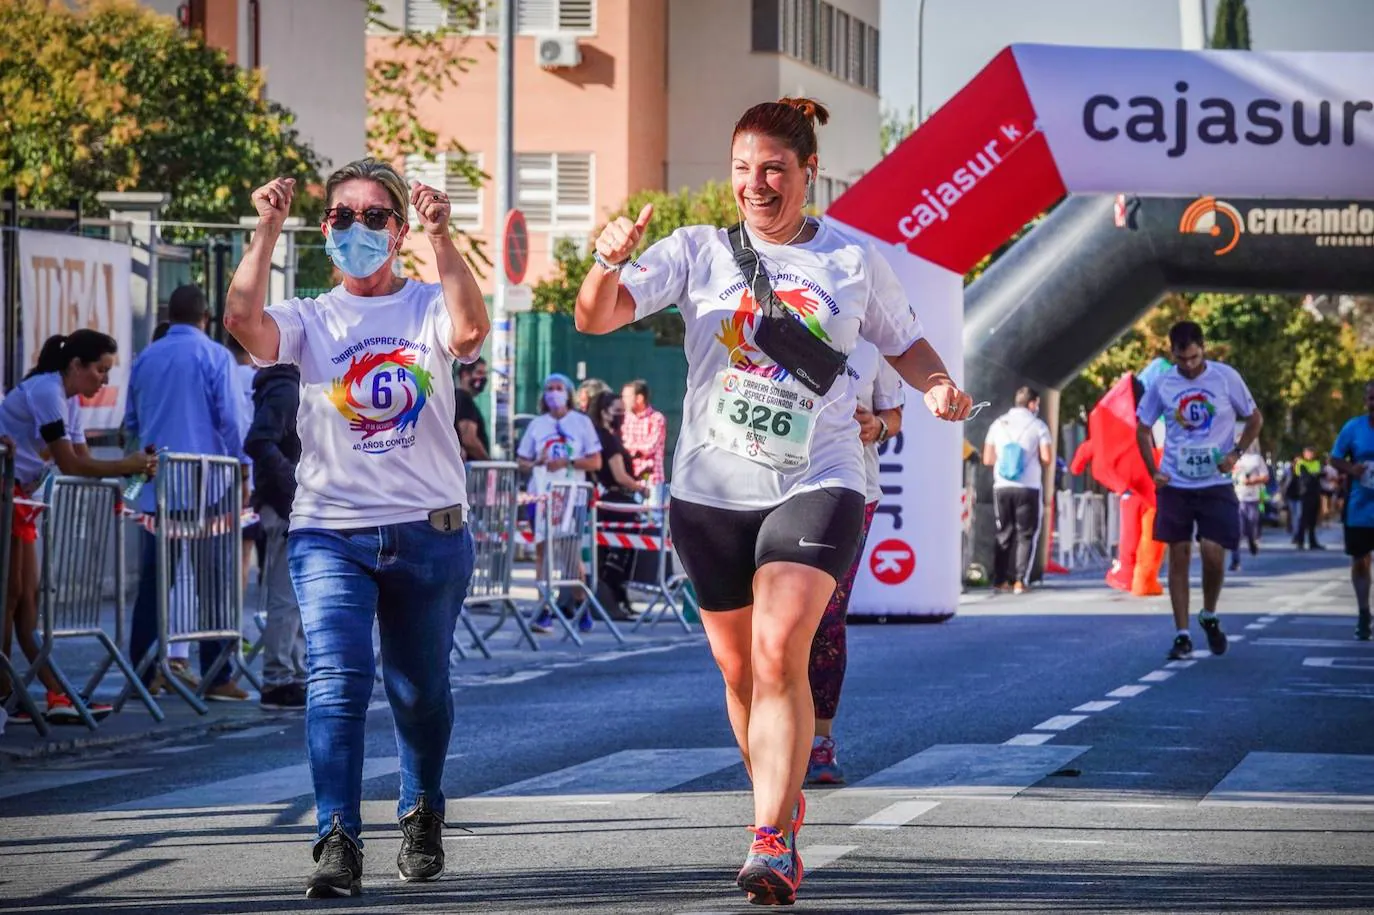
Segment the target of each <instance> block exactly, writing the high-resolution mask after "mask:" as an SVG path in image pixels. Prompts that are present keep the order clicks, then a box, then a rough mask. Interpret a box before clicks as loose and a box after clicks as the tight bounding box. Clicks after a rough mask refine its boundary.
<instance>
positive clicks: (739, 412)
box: [730, 399, 792, 435]
mask: <svg viewBox="0 0 1374 915" xmlns="http://www.w3.org/2000/svg"><path fill="white" fill-rule="evenodd" d="M732 406H734V408H735V412H734V413H731V414H730V422H732V423H735V424H736V425H739V426H746V427H748V428H750V429H753V430H754V431H755V432H772V433H773V434H774V435H787V434H788V433H789V432H791V431H792V414H791V413H789V412H787V411H786V410H776V411H774V410H770V409H769V408H768V407H765V406H764V405H763V404H754V405H753V409H752V410H751V409H750V405H749V401H747V400H738V399H737V400H735V401H734V402H733V404H732Z"/></svg>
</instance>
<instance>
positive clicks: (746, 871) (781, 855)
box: [735, 826, 802, 905]
mask: <svg viewBox="0 0 1374 915" xmlns="http://www.w3.org/2000/svg"><path fill="white" fill-rule="evenodd" d="M796 845H797V838H796V833H795V832H793V833H792V835H791V841H790V842H789V841H787V838H786V837H784V836H783V834H782V833H781V832H779V831H778V830H776V829H774V828H773V827H772V826H760V827H758V828H756V829H754V842H753V844H752V845H750V846H749V856H748V857H747V858H745V859H744V867H742V868H740V872H739V876H737V877H736V878H735V883H736V884H737V885H738V886H739V887H740V889H742V890H744V892H745V893H747V894H748V896H749V901H750V902H752V903H753V904H754V905H791V904H792V903H794V902H796V901H797V887H799V886H800V885H801V880H802V860H801V856H800V855H798V854H797V848H796Z"/></svg>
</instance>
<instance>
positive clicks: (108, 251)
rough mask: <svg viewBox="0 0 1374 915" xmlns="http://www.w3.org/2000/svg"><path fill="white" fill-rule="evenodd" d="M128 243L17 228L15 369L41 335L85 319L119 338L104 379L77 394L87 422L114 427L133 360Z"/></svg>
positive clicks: (28, 359) (32, 356)
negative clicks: (18, 340)
mask: <svg viewBox="0 0 1374 915" xmlns="http://www.w3.org/2000/svg"><path fill="white" fill-rule="evenodd" d="M130 263H131V259H130V256H129V246H128V245H126V244H119V243H116V242H108V241H101V240H99V239H94V238H79V237H75V236H72V235H62V234H58V233H56V232H38V231H34V230H30V229H24V230H21V231H20V232H19V301H20V308H21V312H22V320H23V327H24V332H23V350H22V355H21V366H22V371H21V372H18V373H17V374H20V375H22V374H23V373H24V372H27V371H28V370H29V369H31V368H33V366H34V363H35V362H37V360H38V351H39V349H41V348H42V346H43V341H45V340H47V339H48V337H50V336H52V335H53V334H69V333H71V332H72V331H74V330H76V329H77V328H81V327H88V328H91V329H92V330H98V331H101V332H102V333H106V334H109V335H110V336H111V337H114V338H115V340H116V341H117V342H118V343H119V355H118V356H117V357H116V359H115V367H114V369H113V370H112V371H111V372H110V381H109V384H108V385H106V386H105V388H104V389H103V390H102V391H101V392H100V393H99V394H97V395H96V396H95V397H90V398H82V402H81V405H82V408H83V411H84V414H85V415H84V417H83V418H84V420H85V425H86V428H87V429H115V428H118V427H119V425H120V423H121V422H122V421H123V419H124V395H125V392H126V390H127V388H128V381H129V364H130V362H132V360H133V315H132V312H131V311H130V301H129V272H130Z"/></svg>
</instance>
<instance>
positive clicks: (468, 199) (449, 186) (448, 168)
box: [405, 153, 482, 231]
mask: <svg viewBox="0 0 1374 915" xmlns="http://www.w3.org/2000/svg"><path fill="white" fill-rule="evenodd" d="M462 161H463V160H462V157H461V156H457V155H454V156H450V155H446V154H444V153H439V154H437V155H436V156H435V157H434V159H433V160H432V161H431V160H429V159H426V158H425V157H424V156H420V155H410V156H406V164H405V171H406V174H405V176H406V179H407V180H411V179H413V180H415V181H419V182H420V183H421V184H427V185H429V186H430V187H435V188H442V189H443V191H444V193H445V194H448V199H449V203H450V204H451V213H452V215H451V216H450V217H449V218H450V221H451V222H452V223H453V225H454V227H455V228H459V229H464V230H467V231H472V230H474V229H480V228H481V227H482V189H481V188H480V187H474V186H473V185H472V182H470V181H468V179H467V175H466V174H465V173H464V171H463V169H462V167H461V165H462ZM468 161H470V162H471V163H472V164H473V165H475V166H476V167H477V168H479V169H480V168H481V167H482V157H481V156H480V155H476V156H472V157H470V158H469V160H468ZM410 223H411V225H412V226H418V225H419V220H418V219H417V218H416V216H415V211H414V210H411V212H410Z"/></svg>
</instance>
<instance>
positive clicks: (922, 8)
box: [916, 0, 926, 125]
mask: <svg viewBox="0 0 1374 915" xmlns="http://www.w3.org/2000/svg"><path fill="white" fill-rule="evenodd" d="M925 54H926V0H918V4H917V7H916V123H917V125H920V123H921V122H922V121H924V120H925V117H926V110H925V106H924V104H923V100H922V96H923V95H924V94H925V88H926V76H925V67H924V66H923V64H924V62H925Z"/></svg>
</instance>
